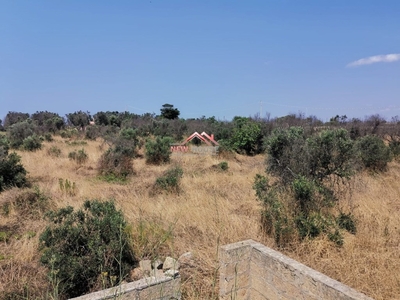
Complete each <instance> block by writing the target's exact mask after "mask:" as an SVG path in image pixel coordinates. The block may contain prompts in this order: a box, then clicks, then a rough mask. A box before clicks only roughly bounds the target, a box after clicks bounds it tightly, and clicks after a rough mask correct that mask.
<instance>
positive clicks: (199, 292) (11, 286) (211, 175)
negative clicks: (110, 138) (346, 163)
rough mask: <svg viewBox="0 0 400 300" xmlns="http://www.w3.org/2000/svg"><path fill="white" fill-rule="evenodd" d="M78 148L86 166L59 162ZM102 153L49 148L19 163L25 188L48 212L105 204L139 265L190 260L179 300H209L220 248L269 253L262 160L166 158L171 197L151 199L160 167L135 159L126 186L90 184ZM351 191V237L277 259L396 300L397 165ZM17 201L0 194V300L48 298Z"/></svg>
mask: <svg viewBox="0 0 400 300" xmlns="http://www.w3.org/2000/svg"><path fill="white" fill-rule="evenodd" d="M51 146H57V147H59V148H60V149H61V150H62V153H61V156H60V157H52V156H50V155H49V154H48V152H47V150H48V149H49V148H50V147H51ZM81 148H84V149H85V151H86V152H87V153H88V154H89V160H88V161H87V162H86V163H85V164H84V165H82V166H78V165H77V164H76V163H75V162H73V161H70V160H69V159H68V153H69V152H71V151H73V150H76V149H81ZM104 150H105V146H104V145H102V143H101V142H100V141H88V142H87V144H84V145H75V146H73V145H69V144H67V143H65V141H64V140H62V139H56V140H55V141H53V142H51V143H45V145H44V147H43V149H42V150H40V151H37V152H20V153H19V154H20V155H21V157H22V163H23V165H24V166H25V168H26V169H27V171H28V172H29V178H30V180H31V181H32V182H33V185H35V186H38V187H39V191H40V193H42V195H43V197H45V196H46V197H49V198H50V206H51V207H52V208H59V207H64V206H66V205H71V206H73V207H80V206H81V204H82V203H83V201H84V200H86V199H104V200H108V199H113V200H114V201H115V203H116V205H117V207H118V208H120V209H121V210H122V211H123V213H124V215H125V218H126V219H127V220H128V222H129V223H130V225H131V226H132V238H133V241H135V242H134V245H135V251H136V255H137V256H138V258H139V259H141V258H154V257H157V256H161V257H163V256H165V255H171V256H173V257H179V256H180V255H181V254H183V253H185V252H188V251H190V252H192V253H193V256H194V260H193V264H192V266H191V268H190V272H187V270H184V271H183V274H182V276H183V278H182V279H183V287H182V289H183V296H184V299H217V295H218V280H217V278H218V261H217V255H218V253H217V251H218V247H219V246H220V245H224V244H227V243H232V242H237V241H240V240H244V239H254V240H256V241H259V242H261V243H263V244H265V245H267V246H269V247H272V248H274V241H273V240H272V239H270V238H269V237H266V236H264V235H263V233H262V232H261V231H260V209H261V206H260V203H258V202H257V200H256V197H255V193H254V190H253V189H252V185H253V182H254V177H255V175H256V174H257V173H261V174H264V172H265V171H264V170H265V165H264V159H265V157H263V156H255V157H246V156H240V155H236V156H232V157H229V158H218V157H210V156H196V155H190V154H189V155H182V154H173V156H172V162H171V164H172V165H179V166H181V168H182V169H183V172H184V176H183V178H182V182H181V191H180V193H179V194H167V193H159V194H155V195H154V194H153V193H152V190H153V185H154V182H155V180H156V178H157V177H159V176H160V175H161V174H162V173H163V172H164V171H165V170H166V169H167V168H169V167H170V165H164V166H149V165H146V164H145V159H144V158H138V159H135V160H134V162H133V164H134V169H135V172H136V175H134V176H132V177H131V178H130V180H129V181H128V182H126V183H108V182H105V181H103V180H100V179H99V178H98V177H97V170H96V168H97V162H98V159H99V157H100V156H101V154H102V153H103V152H104ZM221 161H227V162H228V164H229V169H228V170H227V171H224V172H222V171H218V170H217V169H216V168H214V167H213V166H214V165H217V164H218V163H220V162H221ZM60 178H61V179H63V180H66V179H68V180H69V181H70V182H74V183H75V189H74V190H73V191H72V193H70V194H68V193H66V192H65V191H63V190H62V189H60V184H59V180H60ZM352 186H353V188H352V195H351V200H349V199H343V200H342V201H341V205H342V206H347V205H351V206H352V208H353V211H354V214H355V216H356V217H357V229H358V231H357V234H356V235H354V236H353V235H350V234H347V235H346V236H345V244H344V246H343V247H336V246H334V245H333V244H332V243H331V242H329V241H327V240H326V239H324V238H319V239H315V240H312V241H307V242H303V243H301V244H298V245H296V247H294V248H291V249H287V250H283V251H284V252H285V254H286V255H288V256H290V257H292V258H294V259H296V260H299V261H300V262H302V263H304V264H306V265H308V266H310V267H312V268H314V269H317V270H319V271H321V272H323V273H325V274H327V275H328V276H331V277H333V278H334V279H337V280H339V281H341V282H343V283H345V284H347V285H349V286H351V287H353V288H355V289H357V290H359V291H361V292H363V293H365V294H367V295H369V296H371V297H373V298H375V299H399V298H400V272H399V270H400V164H399V163H398V162H392V163H391V164H390V166H389V170H388V171H387V172H386V173H383V174H374V175H373V174H367V173H365V174H360V175H358V176H357V177H356V178H355V179H354V181H353V183H352ZM24 193H26V191H24V190H18V189H12V190H8V191H6V192H3V193H1V194H0V206H2V207H3V213H2V214H0V232H8V233H9V236H8V237H7V238H3V239H1V236H0V295H2V294H4V293H5V292H10V291H11V292H12V291H21V290H25V291H26V294H28V298H29V299H35V296H37V295H39V294H40V293H43V294H42V295H49V294H51V289H52V287H51V285H49V284H48V283H47V280H46V270H45V269H44V268H43V267H42V266H41V265H40V263H39V257H40V254H39V252H38V243H39V241H38V238H39V235H40V233H41V232H42V231H43V229H44V228H45V226H46V222H45V221H44V220H43V219H42V217H41V216H40V213H35V211H32V209H29V208H26V209H24V207H22V208H21V207H17V204H15V203H16V202H15V199H17V198H18V197H19V198H21V199H25V198H27V196H26V195H25V196H24ZM24 197H25V198H24ZM7 203H12V204H11V205H5V204H7ZM21 205H22V206H23V204H19V206H21ZM4 207H7V212H8V213H7V214H5V213H4V209H5V208H4ZM0 297H1V296H0Z"/></svg>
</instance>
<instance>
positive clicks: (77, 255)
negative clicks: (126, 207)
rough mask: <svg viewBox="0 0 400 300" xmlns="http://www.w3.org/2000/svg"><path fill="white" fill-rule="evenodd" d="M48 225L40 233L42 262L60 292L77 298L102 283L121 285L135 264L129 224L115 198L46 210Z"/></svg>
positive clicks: (108, 285)
mask: <svg viewBox="0 0 400 300" xmlns="http://www.w3.org/2000/svg"><path fill="white" fill-rule="evenodd" d="M46 216H47V219H48V221H49V225H48V226H47V227H46V229H45V231H44V232H43V233H42V234H41V235H40V242H41V248H42V253H43V254H42V257H41V262H42V263H43V264H44V265H45V266H47V267H48V269H49V278H50V279H51V280H52V282H53V283H54V282H55V283H56V284H57V289H58V293H59V295H62V296H65V297H76V296H80V295H82V294H84V293H86V292H88V291H89V290H90V289H91V288H92V287H93V286H95V285H96V284H97V285H98V284H99V282H98V281H99V280H101V281H102V282H101V285H103V287H110V286H114V285H116V284H119V283H120V282H121V281H122V280H124V278H125V277H126V276H128V272H129V270H130V269H131V268H132V266H134V264H135V263H136V259H135V256H134V253H133V251H132V249H131V246H130V244H129V235H128V232H127V224H126V221H125V219H124V216H123V215H122V212H121V211H118V210H116V208H115V205H114V203H113V202H112V201H106V202H100V201H98V200H92V201H86V202H85V203H84V205H83V207H82V209H79V210H77V211H74V209H73V208H72V207H71V206H68V207H65V208H62V209H60V210H58V211H52V212H49V213H47V215H46Z"/></svg>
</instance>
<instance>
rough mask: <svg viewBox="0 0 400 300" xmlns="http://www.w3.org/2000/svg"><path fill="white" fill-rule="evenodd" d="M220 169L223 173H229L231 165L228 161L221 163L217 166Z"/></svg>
mask: <svg viewBox="0 0 400 300" xmlns="http://www.w3.org/2000/svg"><path fill="white" fill-rule="evenodd" d="M217 167H218V169H220V170H221V171H228V169H229V165H228V162H226V161H221V162H220V163H219V164H218V165H217Z"/></svg>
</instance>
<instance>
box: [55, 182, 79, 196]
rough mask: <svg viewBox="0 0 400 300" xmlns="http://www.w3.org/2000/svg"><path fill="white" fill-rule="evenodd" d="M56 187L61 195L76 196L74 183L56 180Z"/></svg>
mask: <svg viewBox="0 0 400 300" xmlns="http://www.w3.org/2000/svg"><path fill="white" fill-rule="evenodd" d="M58 185H59V187H60V190H61V192H62V193H65V194H66V195H68V196H75V195H76V184H75V182H71V181H69V180H68V179H65V180H64V179H62V178H59V179H58Z"/></svg>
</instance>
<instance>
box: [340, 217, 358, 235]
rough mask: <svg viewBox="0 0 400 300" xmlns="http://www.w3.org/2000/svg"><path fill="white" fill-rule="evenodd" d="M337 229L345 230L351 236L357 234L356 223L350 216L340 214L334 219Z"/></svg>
mask: <svg viewBox="0 0 400 300" xmlns="http://www.w3.org/2000/svg"><path fill="white" fill-rule="evenodd" d="M336 222H337V224H338V225H339V228H341V229H346V230H347V231H348V232H350V233H352V234H356V233H357V227H356V221H355V220H354V216H353V215H352V214H350V213H349V214H345V213H340V214H339V216H338V217H337V219H336Z"/></svg>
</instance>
